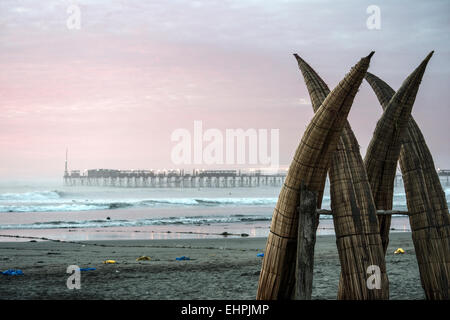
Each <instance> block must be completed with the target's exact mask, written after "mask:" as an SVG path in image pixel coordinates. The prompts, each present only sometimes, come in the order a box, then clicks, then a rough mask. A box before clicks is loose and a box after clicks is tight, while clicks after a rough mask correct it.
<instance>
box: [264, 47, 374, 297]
mask: <svg viewBox="0 0 450 320" xmlns="http://www.w3.org/2000/svg"><path fill="white" fill-rule="evenodd" d="M372 54H373V53H371V54H370V55H369V56H367V57H365V58H363V59H361V61H359V62H358V63H357V64H356V65H355V66H354V67H353V68H352V70H351V71H350V72H349V73H348V74H347V75H346V76H345V78H344V79H343V80H342V81H341V82H340V83H339V84H338V86H337V87H336V88H335V89H334V90H333V91H332V92H331V93H330V94H329V95H328V96H327V98H326V99H325V100H324V101H323V103H322V105H321V106H320V107H319V108H318V110H317V112H316V113H315V115H314V117H313V119H312V120H311V123H310V124H309V126H308V127H307V129H306V131H305V133H304V135H303V138H302V140H301V141H300V144H299V146H298V148H297V150H296V153H295V155H294V159H293V161H292V163H291V165H290V167H289V170H288V173H287V176H286V179H285V182H284V185H283V187H282V189H281V191H280V195H279V198H278V202H277V205H276V207H275V210H274V214H273V217H272V224H271V227H270V233H269V237H268V240H267V245H266V250H265V256H264V259H263V263H262V269H261V274H260V278H259V284H258V292H257V299H264V300H270V299H291V297H292V296H293V293H294V292H293V289H294V284H295V275H294V270H295V264H296V248H297V231H298V207H299V190H300V186H301V184H302V183H303V184H304V185H305V187H306V188H307V189H308V190H311V191H317V192H318V193H319V192H320V193H322V192H323V186H324V183H325V179H326V174H327V170H328V165H329V162H330V156H331V154H332V153H333V152H334V151H335V150H336V145H337V142H338V139H339V136H340V135H341V132H342V128H343V126H344V124H345V122H346V119H347V115H348V112H349V110H350V107H351V105H352V103H353V99H354V97H355V95H356V92H357V90H358V88H359V86H360V84H361V82H362V79H363V77H364V75H365V73H366V71H367V68H368V67H369V62H370V58H371V56H372Z"/></svg>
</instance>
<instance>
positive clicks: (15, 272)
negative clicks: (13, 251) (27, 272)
mask: <svg viewBox="0 0 450 320" xmlns="http://www.w3.org/2000/svg"><path fill="white" fill-rule="evenodd" d="M2 274H3V275H5V276H23V272H22V270H19V269H17V270H16V269H8V270H6V271H3V272H2Z"/></svg>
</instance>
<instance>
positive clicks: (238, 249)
mask: <svg viewBox="0 0 450 320" xmlns="http://www.w3.org/2000/svg"><path fill="white" fill-rule="evenodd" d="M265 244H266V238H221V239H192V240H189V239H183V240H127V241H96V242H84V243H68V242H49V241H38V242H1V243H0V270H1V271H4V270H6V269H21V270H22V271H23V273H24V275H22V276H7V275H0V299H15V300H16V299H156V300H181V299H213V300H214V299H250V300H253V299H255V296H256V289H257V285H258V277H259V272H260V269H261V259H262V258H260V257H257V254H258V253H261V252H263V250H264V248H265ZM399 247H401V248H403V249H404V250H405V251H406V253H405V254H401V255H394V253H393V252H394V251H395V250H396V249H397V248H399ZM143 255H145V256H149V257H150V258H151V261H140V262H137V261H136V258H137V257H139V256H143ZM180 256H186V257H189V258H190V259H191V260H189V261H177V260H175V258H176V257H180ZM107 259H113V260H115V261H116V262H117V263H116V264H103V263H102V261H104V260H107ZM386 264H387V270H388V276H389V281H390V298H391V299H408V300H409V299H424V294H423V290H422V287H421V284H420V277H419V271H418V266H417V260H416V257H415V253H414V247H413V244H412V240H411V234H410V233H406V232H399V233H391V240H390V244H389V249H388V254H387V257H386ZM69 265H78V266H79V267H80V268H89V267H91V268H96V270H93V271H82V272H81V289H79V290H77V289H72V290H70V289H68V288H67V286H66V281H67V278H68V277H69V276H70V274H68V273H66V270H67V267H68V266H69ZM339 272H340V264H339V257H338V253H337V249H336V242H335V237H334V236H318V238H317V243H316V251H315V268H314V283H313V299H336V295H337V287H338V281H339Z"/></svg>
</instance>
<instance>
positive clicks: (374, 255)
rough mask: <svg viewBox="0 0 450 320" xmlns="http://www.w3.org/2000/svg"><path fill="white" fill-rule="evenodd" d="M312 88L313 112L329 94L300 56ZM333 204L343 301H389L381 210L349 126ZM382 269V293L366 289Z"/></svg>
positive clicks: (333, 169) (337, 160)
mask: <svg viewBox="0 0 450 320" xmlns="http://www.w3.org/2000/svg"><path fill="white" fill-rule="evenodd" d="M295 57H296V59H297V61H298V64H299V68H300V70H301V72H302V74H303V77H304V79H305V82H306V86H307V88H308V92H309V95H310V97H311V102H312V105H313V108H314V109H316V108H317V106H318V105H320V103H321V101H323V99H324V98H325V97H326V96H327V95H328V92H329V89H328V87H327V85H326V84H325V82H324V81H323V80H322V79H321V78H320V77H319V75H318V74H317V73H316V72H315V71H314V70H313V69H312V68H311V67H310V66H309V65H308V64H307V63H306V62H305V61H304V60H303V59H301V58H300V57H299V56H298V55H295ZM330 185H331V192H330V193H331V205H332V211H333V219H334V223H335V231H336V237H337V246H338V251H339V258H340V261H341V271H342V272H341V281H340V285H339V293H338V298H339V299H387V298H388V297H389V282H388V278H387V275H386V266H385V261H384V254H383V249H382V244H381V237H380V235H379V230H378V220H377V217H376V208H375V204H374V200H373V197H372V193H371V189H370V184H369V182H368V178H367V174H366V171H365V166H364V163H363V160H362V157H361V155H360V152H359V145H358V142H357V140H356V137H355V135H354V133H353V131H352V129H351V128H350V125H349V123H348V122H346V124H345V125H344V129H343V132H342V135H341V137H340V141H339V143H338V147H337V150H336V151H335V153H334V154H333V156H332V162H331V164H330ZM371 265H376V266H378V267H379V270H380V278H381V287H380V289H376V290H370V289H368V287H367V283H366V280H367V269H368V268H369V267H370V266H371Z"/></svg>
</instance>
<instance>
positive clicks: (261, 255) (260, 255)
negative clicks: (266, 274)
mask: <svg viewBox="0 0 450 320" xmlns="http://www.w3.org/2000/svg"><path fill="white" fill-rule="evenodd" d="M256 256H257V257H264V253H258V254H257V255H256Z"/></svg>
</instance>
